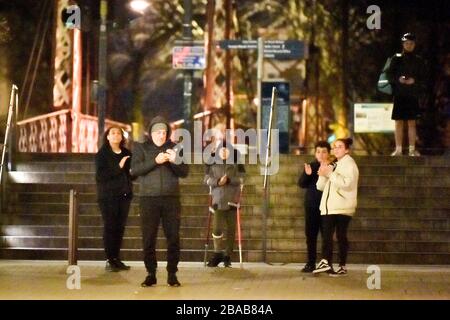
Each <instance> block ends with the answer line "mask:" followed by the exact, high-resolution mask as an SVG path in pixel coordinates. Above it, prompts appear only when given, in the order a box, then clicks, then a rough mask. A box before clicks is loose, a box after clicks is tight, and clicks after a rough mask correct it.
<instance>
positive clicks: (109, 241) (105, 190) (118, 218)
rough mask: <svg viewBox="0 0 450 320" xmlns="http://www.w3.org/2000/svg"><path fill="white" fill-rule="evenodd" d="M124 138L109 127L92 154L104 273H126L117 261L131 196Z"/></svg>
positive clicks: (127, 157)
mask: <svg viewBox="0 0 450 320" xmlns="http://www.w3.org/2000/svg"><path fill="white" fill-rule="evenodd" d="M124 144H125V137H124V134H123V131H122V129H121V128H119V127H114V126H113V127H110V128H108V130H106V132H105V134H104V137H103V145H102V146H101V148H100V150H99V151H98V152H97V154H96V155H95V169H96V175H95V177H96V181H97V198H98V205H99V207H100V211H101V214H102V217H103V222H104V229H103V242H104V246H105V253H106V258H107V261H106V268H105V269H106V271H110V272H117V271H120V270H128V269H130V267H129V266H127V265H125V264H124V263H123V262H122V261H121V260H120V258H119V252H120V247H121V245H122V239H123V234H124V231H125V225H126V221H127V218H128V211H129V209H130V203H131V199H132V197H133V192H132V183H131V175H130V160H131V159H130V157H131V152H130V151H129V150H128V149H127V148H125V147H124Z"/></svg>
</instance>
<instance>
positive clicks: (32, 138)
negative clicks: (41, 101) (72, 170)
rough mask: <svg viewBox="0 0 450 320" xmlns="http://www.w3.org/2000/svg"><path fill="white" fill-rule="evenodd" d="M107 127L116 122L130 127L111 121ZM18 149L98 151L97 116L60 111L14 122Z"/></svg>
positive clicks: (68, 110) (43, 151) (66, 151)
mask: <svg viewBox="0 0 450 320" xmlns="http://www.w3.org/2000/svg"><path fill="white" fill-rule="evenodd" d="M105 124H106V127H109V126H112V125H116V126H119V127H121V128H122V129H124V130H125V131H128V132H131V126H130V125H128V124H124V123H121V122H116V121H112V120H108V119H107V120H106V121H105ZM17 128H18V131H19V140H18V151H19V152H42V153H47V152H52V153H68V152H69V153H70V152H73V153H95V152H97V138H98V124H97V117H94V116H89V115H84V114H81V113H75V112H73V111H72V110H70V109H65V110H60V111H56V112H52V113H49V114H45V115H42V116H37V117H33V118H29V119H25V120H22V121H19V122H17Z"/></svg>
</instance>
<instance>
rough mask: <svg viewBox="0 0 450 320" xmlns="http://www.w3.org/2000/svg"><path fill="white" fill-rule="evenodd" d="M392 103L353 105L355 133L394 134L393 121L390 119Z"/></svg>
mask: <svg viewBox="0 0 450 320" xmlns="http://www.w3.org/2000/svg"><path fill="white" fill-rule="evenodd" d="M392 108H393V104H392V103H355V105H354V130H355V133H377V132H379V133H381V132H394V131H395V121H394V120H392V119H391V115H392Z"/></svg>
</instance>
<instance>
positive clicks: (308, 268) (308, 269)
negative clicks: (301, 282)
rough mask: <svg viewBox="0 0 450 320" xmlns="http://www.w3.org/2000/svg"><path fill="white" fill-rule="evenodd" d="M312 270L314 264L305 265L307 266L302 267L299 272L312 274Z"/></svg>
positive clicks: (314, 267)
mask: <svg viewBox="0 0 450 320" xmlns="http://www.w3.org/2000/svg"><path fill="white" fill-rule="evenodd" d="M314 270H316V266H315V264H312V263H307V264H305V266H304V267H303V269H302V270H301V272H303V273H311V272H313V271H314Z"/></svg>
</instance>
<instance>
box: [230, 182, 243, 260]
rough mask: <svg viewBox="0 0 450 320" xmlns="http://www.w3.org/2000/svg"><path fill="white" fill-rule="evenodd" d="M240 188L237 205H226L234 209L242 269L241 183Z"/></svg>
mask: <svg viewBox="0 0 450 320" xmlns="http://www.w3.org/2000/svg"><path fill="white" fill-rule="evenodd" d="M240 187H241V190H240V193H239V200H238V203H233V202H228V205H229V206H233V207H235V208H236V220H237V229H238V247H239V264H240V266H241V269H242V268H243V264H242V236H241V198H242V190H243V189H244V184H243V183H241V186H240Z"/></svg>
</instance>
